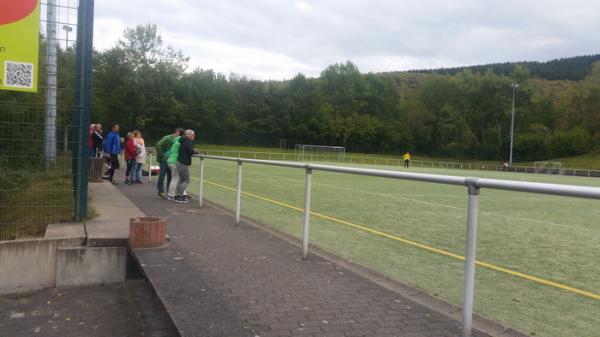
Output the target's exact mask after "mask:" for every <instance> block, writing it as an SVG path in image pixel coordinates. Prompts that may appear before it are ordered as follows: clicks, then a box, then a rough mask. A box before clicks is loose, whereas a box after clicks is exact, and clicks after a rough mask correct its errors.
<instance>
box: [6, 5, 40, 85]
mask: <svg viewBox="0 0 600 337" xmlns="http://www.w3.org/2000/svg"><path fill="white" fill-rule="evenodd" d="M39 44H40V2H39V0H0V90H16V91H26V92H37V88H38V85H37V80H38V55H39Z"/></svg>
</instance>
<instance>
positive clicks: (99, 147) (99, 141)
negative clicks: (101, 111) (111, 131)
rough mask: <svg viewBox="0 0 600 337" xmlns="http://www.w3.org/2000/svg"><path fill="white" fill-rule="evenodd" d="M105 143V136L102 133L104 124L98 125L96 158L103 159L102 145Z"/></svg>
mask: <svg viewBox="0 0 600 337" xmlns="http://www.w3.org/2000/svg"><path fill="white" fill-rule="evenodd" d="M103 142H104V134H103V133H102V124H100V123H96V128H95V130H94V157H96V158H101V157H102V156H101V155H100V153H101V152H102V143H103Z"/></svg>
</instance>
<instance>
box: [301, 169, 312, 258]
mask: <svg viewBox="0 0 600 337" xmlns="http://www.w3.org/2000/svg"><path fill="white" fill-rule="evenodd" d="M305 180H306V181H305V185H304V236H303V239H302V259H304V260H306V256H307V255H308V238H309V229H310V197H311V193H310V192H311V185H312V169H311V168H310V167H309V166H308V165H307V167H306V178H305Z"/></svg>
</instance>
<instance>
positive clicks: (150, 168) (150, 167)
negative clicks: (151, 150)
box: [148, 154, 152, 182]
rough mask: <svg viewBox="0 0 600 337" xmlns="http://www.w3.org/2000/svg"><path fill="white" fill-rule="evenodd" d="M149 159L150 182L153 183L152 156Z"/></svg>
mask: <svg viewBox="0 0 600 337" xmlns="http://www.w3.org/2000/svg"><path fill="white" fill-rule="evenodd" d="M148 157H149V158H148V161H149V162H150V164H148V182H152V154H150V155H149V156H148Z"/></svg>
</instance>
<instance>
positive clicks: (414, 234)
mask: <svg viewBox="0 0 600 337" xmlns="http://www.w3.org/2000/svg"><path fill="white" fill-rule="evenodd" d="M371 167H375V166H371ZM206 168H207V169H206V179H207V180H209V181H212V182H216V183H219V184H223V185H227V186H231V187H233V186H235V176H236V174H235V170H236V167H235V163H232V162H222V161H215V160H207V162H206ZM376 168H387V169H393V170H401V168H399V167H397V166H395V167H382V166H376ZM410 171H411V172H427V173H437V174H449V175H464V174H470V175H474V176H480V177H489V178H501V179H515V180H529V181H538V182H553V183H564V184H576V185H586V186H600V179H594V178H577V177H561V176H541V175H526V174H523V175H519V174H514V173H500V172H483V171H482V172H480V171H462V170H440V169H423V168H420V169H414V168H412V169H410ZM193 176H195V177H197V176H198V167H197V162H196V163H194V168H193ZM197 185H198V184H197V181H193V182H192V186H190V190H191V191H192V192H196V191H197V187H198V186H197ZM303 187H304V172H303V171H302V170H299V169H289V168H278V167H270V166H258V165H251V164H244V180H243V190H244V191H247V192H251V193H256V194H259V195H262V196H266V197H269V198H272V199H275V200H278V201H283V202H286V203H288V204H291V205H294V206H297V207H303V197H304V196H303V193H304V192H303V191H304V189H303ZM205 190H206V194H205V196H206V197H207V199H209V200H211V201H214V202H217V203H219V204H222V205H224V206H226V207H229V208H233V205H234V198H235V193H233V192H231V191H228V190H225V189H222V188H218V187H214V186H213V185H209V184H207V185H206V189H205ZM466 203H467V192H466V188H463V187H456V186H444V185H435V184H428V183H418V182H409V181H399V180H391V179H383V178H373V177H362V176H351V175H343V174H336V173H326V172H318V171H315V172H314V174H313V202H312V210H313V211H314V212H318V213H322V214H327V215H330V216H333V217H336V218H340V219H344V220H348V221H351V222H353V223H357V224H361V225H367V226H369V227H371V228H374V229H377V230H380V231H383V232H386V233H390V234H393V235H397V236H401V237H403V238H407V239H410V240H414V241H418V242H421V243H425V244H428V245H431V246H435V247H437V248H441V249H444V250H447V251H450V252H453V253H456V254H460V255H462V254H463V253H464V249H465V248H464V243H465V224H466ZM598 203H599V201H594V200H583V199H574V198H564V197H553V196H543V195H535V194H525V193H515V192H506V191H493V190H482V193H481V208H480V224H479V231H478V235H479V236H478V250H477V254H478V255H477V258H478V260H480V261H485V262H488V263H492V264H496V265H499V266H502V267H505V268H510V269H513V270H516V271H519V272H523V273H527V274H531V275H534V276H537V277H542V278H545V279H548V280H551V281H555V282H559V283H563V284H566V285H569V286H571V287H576V288H581V289H584V290H587V291H590V292H593V293H596V294H599V293H600V281H599V280H600V279H599V278H598V275H600V264H598V259H599V258H600V253H599V249H598V247H600V225H599V224H598V219H600V207H598V205H599V204H598ZM242 214H243V215H245V216H248V217H250V218H253V219H256V220H259V221H261V222H264V223H267V224H269V225H271V226H273V227H274V228H277V229H280V230H283V231H285V232H288V233H291V234H293V235H295V236H297V237H300V236H301V232H302V213H301V212H298V211H294V210H291V209H289V208H285V207H282V206H278V205H274V204H272V203H268V202H265V201H262V200H258V199H256V198H252V197H248V196H244V197H243V199H242ZM311 224H312V227H311V242H312V243H313V244H315V245H318V246H320V247H322V248H325V249H327V250H330V251H334V252H336V253H337V254H339V255H341V256H344V257H346V258H348V259H351V260H353V261H356V262H358V263H361V264H363V265H365V266H368V267H370V268H372V269H374V270H377V271H379V272H382V273H384V274H387V275H389V276H391V277H394V278H396V279H398V280H400V281H402V282H405V283H407V284H410V285H412V286H414V287H416V288H420V289H423V290H425V291H427V292H428V293H430V294H434V295H436V296H439V297H441V298H444V299H446V300H448V301H450V302H452V303H456V304H459V305H460V304H461V302H462V299H461V298H462V273H463V262H462V261H459V260H455V259H452V258H449V257H446V256H442V255H438V254H435V253H431V252H428V251H425V250H422V249H418V248H414V247H411V246H408V245H406V244H403V243H401V242H397V241H394V240H391V239H387V238H382V237H378V236H375V235H373V234H369V233H366V232H363V231H360V230H357V229H353V228H350V227H348V226H344V225H340V224H337V223H334V222H331V221H325V220H320V219H318V218H315V217H313V218H312V219H311ZM476 278H477V280H476V282H477V283H476V297H475V310H476V312H477V313H480V314H482V315H484V316H486V317H488V318H491V319H494V320H498V321H500V322H503V323H505V324H507V325H509V326H511V327H514V328H517V329H520V330H522V331H524V332H526V333H534V334H535V335H537V336H580V337H592V336H593V337H597V336H598V331H599V329H600V301H598V300H594V299H590V298H586V297H582V296H580V295H576V294H573V293H570V292H567V291H564V290H558V289H555V288H551V287H548V286H544V285H539V284H536V283H533V282H531V281H527V280H524V279H520V278H516V277H514V276H511V275H507V274H504V273H499V272H496V271H491V270H488V269H484V268H481V267H478V268H477V274H476Z"/></svg>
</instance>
